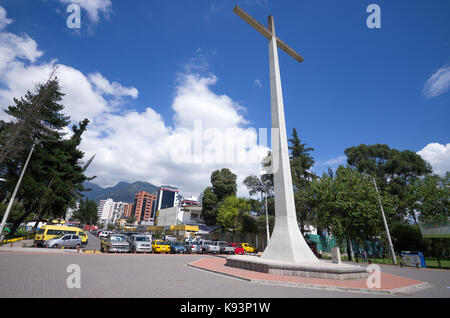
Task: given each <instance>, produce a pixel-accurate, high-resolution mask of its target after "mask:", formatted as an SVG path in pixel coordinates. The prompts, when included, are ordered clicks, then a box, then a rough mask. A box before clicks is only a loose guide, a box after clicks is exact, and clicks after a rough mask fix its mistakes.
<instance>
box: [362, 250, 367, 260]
mask: <svg viewBox="0 0 450 318" xmlns="http://www.w3.org/2000/svg"><path fill="white" fill-rule="evenodd" d="M362 255H363V258H364V262H365V261H366V260H367V252H366V251H365V250H364V249H363V250H362Z"/></svg>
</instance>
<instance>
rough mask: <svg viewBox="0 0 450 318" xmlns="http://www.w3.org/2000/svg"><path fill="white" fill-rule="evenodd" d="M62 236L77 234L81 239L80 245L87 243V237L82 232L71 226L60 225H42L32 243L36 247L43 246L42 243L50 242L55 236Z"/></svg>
mask: <svg viewBox="0 0 450 318" xmlns="http://www.w3.org/2000/svg"><path fill="white" fill-rule="evenodd" d="M64 234H77V235H79V236H80V237H81V243H82V244H87V243H88V236H87V235H86V233H85V232H84V231H83V230H81V229H79V228H77V227H73V226H61V225H43V226H42V227H41V228H40V229H39V231H38V232H37V233H36V235H35V237H34V243H36V244H37V245H38V246H44V242H45V241H46V240H50V239H52V238H54V237H55V236H57V235H64Z"/></svg>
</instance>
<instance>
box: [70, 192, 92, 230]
mask: <svg viewBox="0 0 450 318" xmlns="http://www.w3.org/2000/svg"><path fill="white" fill-rule="evenodd" d="M72 218H73V219H78V220H80V222H81V223H83V224H89V225H92V224H97V221H98V215H97V204H96V203H95V201H92V200H89V199H88V198H86V200H83V199H81V200H80V207H79V209H78V211H76V212H75V213H74V214H73V215H72Z"/></svg>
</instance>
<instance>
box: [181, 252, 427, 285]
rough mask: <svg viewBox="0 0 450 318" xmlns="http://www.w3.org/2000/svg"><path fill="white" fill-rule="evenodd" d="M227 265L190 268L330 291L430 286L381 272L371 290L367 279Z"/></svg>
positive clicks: (208, 261)
mask: <svg viewBox="0 0 450 318" xmlns="http://www.w3.org/2000/svg"><path fill="white" fill-rule="evenodd" d="M225 263H226V259H225V258H221V257H217V258H202V259H199V260H196V261H194V262H192V263H190V264H189V266H191V267H195V268H198V269H204V270H208V271H212V272H215V273H219V274H224V275H227V276H232V277H235V278H240V279H244V280H247V281H252V282H266V283H272V284H293V285H299V286H304V287H322V288H328V289H348V290H359V291H368V292H387V293H400V292H406V291H412V290H413V289H415V288H424V287H427V285H428V284H427V283H426V282H423V281H419V280H415V279H411V278H406V277H401V276H397V275H392V274H388V273H383V272H381V273H380V274H381V275H380V283H381V284H380V285H381V286H380V288H376V289H370V288H368V286H367V279H366V278H361V279H352V280H335V279H324V278H310V277H297V276H286V275H275V274H269V273H261V272H255V271H250V270H245V269H240V268H234V267H229V266H225Z"/></svg>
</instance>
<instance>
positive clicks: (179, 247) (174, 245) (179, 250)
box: [168, 241, 187, 254]
mask: <svg viewBox="0 0 450 318" xmlns="http://www.w3.org/2000/svg"><path fill="white" fill-rule="evenodd" d="M168 243H169V245H170V253H171V254H187V249H186V247H184V246H183V244H181V243H180V242H177V241H172V242H168Z"/></svg>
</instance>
